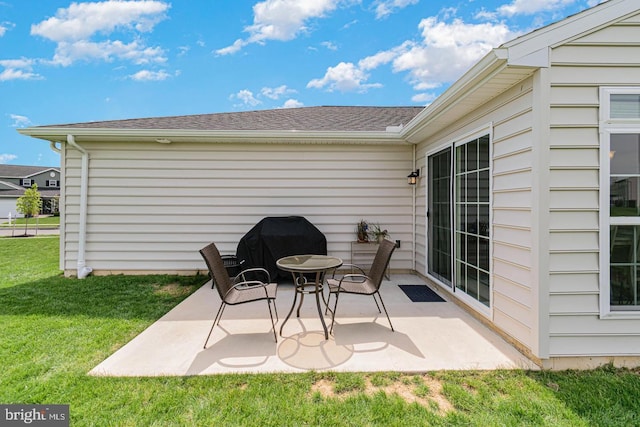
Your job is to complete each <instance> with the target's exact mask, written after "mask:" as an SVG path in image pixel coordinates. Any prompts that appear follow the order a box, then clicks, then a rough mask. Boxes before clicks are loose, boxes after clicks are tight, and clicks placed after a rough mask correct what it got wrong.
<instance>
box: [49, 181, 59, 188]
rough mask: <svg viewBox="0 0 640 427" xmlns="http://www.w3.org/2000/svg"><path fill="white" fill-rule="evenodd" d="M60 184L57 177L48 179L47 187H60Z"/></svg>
mask: <svg viewBox="0 0 640 427" xmlns="http://www.w3.org/2000/svg"><path fill="white" fill-rule="evenodd" d="M58 186H60V184H58V180H56V179H48V180H47V187H58Z"/></svg>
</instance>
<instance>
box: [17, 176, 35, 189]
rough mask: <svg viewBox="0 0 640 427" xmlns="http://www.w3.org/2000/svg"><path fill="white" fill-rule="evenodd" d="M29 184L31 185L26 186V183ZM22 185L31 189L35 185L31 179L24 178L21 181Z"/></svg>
mask: <svg viewBox="0 0 640 427" xmlns="http://www.w3.org/2000/svg"><path fill="white" fill-rule="evenodd" d="M27 181H28V182H29V184H26V182H27ZM20 185H22V186H23V187H27V186H28V187H31V186H32V185H33V180H32V179H31V178H22V179H21V180H20Z"/></svg>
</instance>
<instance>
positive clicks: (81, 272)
mask: <svg viewBox="0 0 640 427" xmlns="http://www.w3.org/2000/svg"><path fill="white" fill-rule="evenodd" d="M67 142H68V143H69V145H71V146H72V147H73V148H75V149H76V150H78V151H80V153H82V169H81V170H80V224H79V226H78V227H79V228H78V279H84V278H85V277H87V276H88V275H89V274H90V273H91V272H92V271H93V269H92V268H91V267H87V266H86V263H85V259H84V253H85V244H86V242H87V192H88V188H89V152H88V151H87V150H85V149H84V148H82V147H81V146H79V145H78V144H76V141H75V138H74V137H73V135H71V134H68V135H67Z"/></svg>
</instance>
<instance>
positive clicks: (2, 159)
mask: <svg viewBox="0 0 640 427" xmlns="http://www.w3.org/2000/svg"><path fill="white" fill-rule="evenodd" d="M17 158H18V156H16V155H15V154H6V153H4V154H0V163H9V162H10V161H12V160H15V159H17Z"/></svg>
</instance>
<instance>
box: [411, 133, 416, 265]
mask: <svg viewBox="0 0 640 427" xmlns="http://www.w3.org/2000/svg"><path fill="white" fill-rule="evenodd" d="M412 164H413V169H412V170H416V169H417V168H416V145H415V144H413V161H412ZM417 186H418V182H416V185H412V186H411V187H413V190H412V191H413V197H412V209H411V217H412V221H411V222H412V224H413V227H412V233H413V235H412V238H411V240H412V241H413V250H412V256H411V257H412V259H413V271H416V194H417V189H416V187H417Z"/></svg>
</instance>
